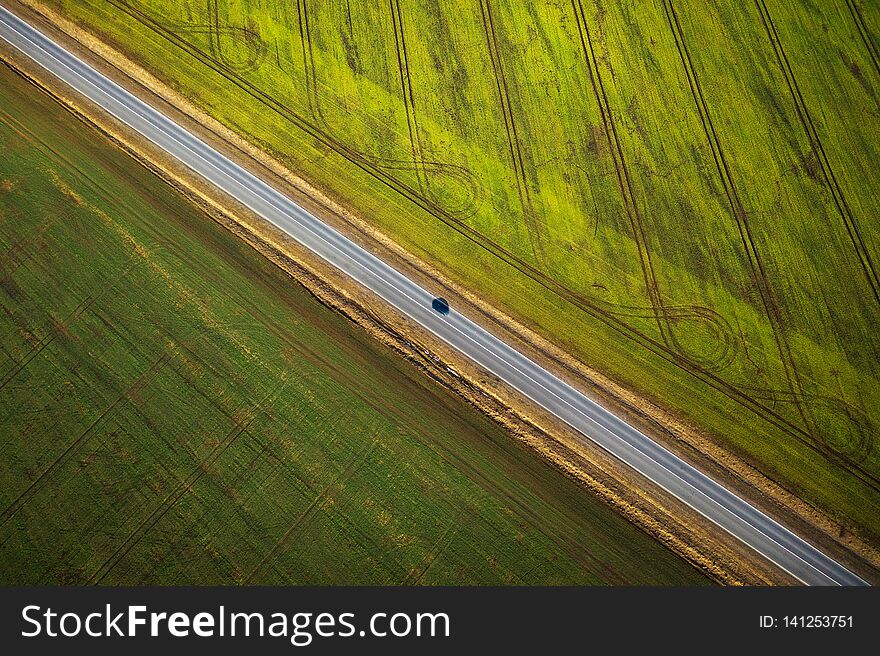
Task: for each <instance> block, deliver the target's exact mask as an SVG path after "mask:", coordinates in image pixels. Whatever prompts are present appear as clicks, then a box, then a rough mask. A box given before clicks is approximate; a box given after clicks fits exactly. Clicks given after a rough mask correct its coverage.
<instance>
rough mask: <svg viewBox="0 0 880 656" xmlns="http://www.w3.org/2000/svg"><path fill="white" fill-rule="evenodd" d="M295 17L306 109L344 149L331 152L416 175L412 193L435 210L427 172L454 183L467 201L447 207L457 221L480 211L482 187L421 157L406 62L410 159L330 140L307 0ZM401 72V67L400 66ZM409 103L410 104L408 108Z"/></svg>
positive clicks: (396, 18)
mask: <svg viewBox="0 0 880 656" xmlns="http://www.w3.org/2000/svg"><path fill="white" fill-rule="evenodd" d="M391 12H392V21H393V26H394V30H395V32H394V36H395V44H396V45H397V47H398V57H400V53H399V49H400V45H399V42H398V41H397V39H398V27H399V29H400V35H401V36H400V38H402V34H403V23H402V20H401V18H400V12H399V7H398V12H397V13H396V14H395V12H394V6H392V7H391ZM297 15H298V21H299V33H300V41H301V43H302V57H303V70H304V72H305V78H306V79H305V85H306V98H307V102H308V106H309V113H310V114H311V116H312V118H313V119H314V120H315V121H316V123H317V124H318V125H319V126H320V129H321V130H322V131H323V133H324V134H325V135H327V136H328V137H329V138H330V139H332V140H333V141H335V142H336V143H337V144H338V145H339V146H343V148H344V149H345V153H344V154H343V151H342V150H339V149H336V148H334V149H333V150H334V151H335V152H337V154H343V156H344V157H345V158H346V159H348V160H349V161H351V162H353V163H357V161H356V160H358V159H359V160H361V161H363V162H364V163H366V164H368V165H369V166H371V167H375V168H376V169H379V170H383V169H384V170H388V171H413V172H415V174H416V181H417V184H418V187H419V188H418V189H417V190H413V193H415V194H417V195H418V196H419V197H421V198H422V199H425V200H430V202H431V203H433V204H435V205H436V206H437V207H438V208H439V207H443V206H444V202H443V201H442V200H441V199H439V198H438V197H437V196H436V195H435V194H433V193H432V190H431V188H430V187H428V186H427V184H426V182H427V178H428V172H429V171H433V172H435V173H437V174H439V175H442V176H444V177H446V178H448V179H449V180H451V181H453V182H455V183H456V184H457V185H459V186H460V187H461V188H462V189H464V190H465V192H466V200H465V202H464V203H463V204H462V205H461V206H460V207H446V208H445V209H446V211H447V212H449V213H450V214H451V215H454V216H456V217H459V218H460V219H467V218H469V217H471V216H473V215H474V214H475V213H476V211H477V209H478V208H479V205H480V203H481V202H482V197H483V190H482V186H481V185H480V183H479V181H478V180H477V178H476V176H475V175H474V174H473V173H472V172H471V171H470V170H468V169H467V168H465V167H464V166H459V165H456V164H448V163H445V162H440V161H436V160H428V159H425V158H424V157H423V153H424V148H423V147H422V144H421V141H420V133H419V132H418V130H417V128H416V129H413V127H412V123H411V120H412V119H411V117H410V114H411V113H412V115H413V116H415V101H414V99H413V96H412V84H411V82H410V79H411V78H410V77H409V65H408V62H407V61H406V60H405V61H404V63H405V64H406V79H407V86H408V87H409V88H408V89H407V88H406V87H404V98H403V102H404V109H405V110H406V112H407V126H408V127H409V129H410V131H411V133H410V146H411V152H412V158H411V159H410V160H396V159H392V158H389V157H383V156H380V155H374V154H367V153H364V152H362V151H360V150H358V149H356V148H352V147H350V146H347V145H343V144H342V142H341V141H339V140H337V139H335V137H332V134H333V128H332V127H331V126H330V123H329V121H328V120H327V119H326V118H325V116H324V111H323V108H322V102H321V97H320V94H319V91H318V73H317V69H316V67H315V56H314V50H313V46H312V36H311V22H310V20H309V12H308V0H297ZM349 18H350V16H349ZM401 68H403V67H402V66H401ZM403 76H404V73H403V72H401V77H403ZM407 94H409V98H408V97H407ZM408 100H409V104H407V102H408ZM345 111H346V112H347V111H348V110H347V109H346V110H345ZM412 133H415V135H416V138H417V139H419V141H418V142H417V145H418V146H419V147H418V149H417V148H416V143H415V140H414V139H413V134H412ZM398 182H400V181H399V180H398Z"/></svg>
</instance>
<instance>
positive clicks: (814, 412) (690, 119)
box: [46, 0, 880, 543]
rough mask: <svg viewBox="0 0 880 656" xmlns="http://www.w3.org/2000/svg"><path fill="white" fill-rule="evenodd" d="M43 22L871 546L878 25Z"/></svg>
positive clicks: (90, 0)
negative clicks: (117, 63) (137, 76)
mask: <svg viewBox="0 0 880 656" xmlns="http://www.w3.org/2000/svg"><path fill="white" fill-rule="evenodd" d="M46 4H48V5H50V6H52V7H53V8H55V9H59V10H61V11H62V12H63V13H64V14H65V15H67V16H69V17H71V18H73V19H74V20H76V21H78V22H80V23H81V24H84V25H86V26H87V27H89V28H90V29H93V30H95V31H96V32H97V33H99V34H100V35H102V36H103V37H104V38H106V39H108V40H109V41H111V42H112V43H114V44H115V45H116V46H117V47H120V48H121V49H123V50H124V51H125V52H127V53H129V54H130V55H131V56H132V57H133V58H135V59H136V60H138V61H139V62H141V63H142V64H144V65H145V66H147V67H148V68H149V69H150V70H152V71H153V72H154V73H156V74H157V75H158V76H159V77H161V78H163V79H164V80H166V81H167V82H169V83H171V84H172V85H173V86H174V87H175V88H177V89H179V90H180V91H181V92H182V93H184V94H185V95H187V96H188V97H190V98H191V99H192V100H193V101H195V102H196V103H198V104H199V105H201V106H203V107H204V108H206V109H207V110H208V111H210V112H211V113H212V114H214V115H215V116H216V117H217V118H219V119H220V120H222V121H224V122H225V123H226V124H228V125H229V126H231V127H232V128H234V129H236V130H238V131H239V132H240V133H242V134H244V135H245V136H246V137H248V138H249V139H251V140H252V141H253V142H254V143H256V144H259V145H260V146H261V147H264V148H266V149H267V150H269V151H270V152H272V153H273V154H275V155H276V156H277V157H278V158H279V159H281V160H282V161H283V162H285V163H286V164H287V165H288V166H289V167H290V168H291V169H292V170H294V171H296V172H297V173H299V174H301V175H303V176H305V177H306V178H308V179H309V180H311V181H312V182H314V183H315V184H317V185H319V186H321V187H323V188H324V189H325V190H326V191H328V193H330V194H331V195H333V196H335V197H336V198H337V199H338V200H339V201H341V202H342V203H343V204H345V205H347V206H349V207H351V208H352V209H354V210H355V211H357V212H358V213H359V214H361V215H362V216H363V217H365V218H366V219H368V220H370V221H372V222H373V223H374V224H375V225H376V226H377V227H378V228H380V229H381V230H383V231H384V232H386V233H387V234H389V235H391V236H392V237H394V238H395V239H396V240H398V241H399V242H400V243H402V244H403V245H404V246H406V247H407V248H408V249H410V250H411V251H412V252H413V253H415V254H416V255H417V256H419V257H422V258H424V259H425V260H427V261H429V262H430V263H432V264H434V265H436V266H438V267H440V268H441V269H442V270H443V271H445V272H446V273H447V274H448V275H449V276H450V277H451V278H453V279H454V280H457V281H459V282H460V283H462V284H464V285H465V286H467V287H468V288H470V289H473V290H475V291H477V292H479V293H481V294H482V295H483V296H484V297H485V298H486V299H488V300H489V301H491V302H492V303H494V304H496V305H498V306H499V307H501V308H503V309H505V310H506V311H508V312H510V313H511V314H513V315H514V316H516V317H518V318H519V319H521V320H523V321H524V322H525V323H527V324H528V325H530V326H532V327H534V328H535V329H537V330H538V331H539V332H541V333H543V334H545V335H547V336H549V337H551V338H552V339H554V340H555V341H556V342H557V343H559V344H560V345H561V346H563V347H565V348H566V349H568V350H569V351H570V352H571V353H573V354H574V355H575V356H577V357H578V358H580V359H581V360H582V361H583V362H585V363H587V364H589V365H590V366H593V367H597V368H599V369H601V370H602V371H604V372H605V373H607V374H609V375H610V376H612V377H614V378H615V379H617V380H618V381H620V382H622V383H624V384H626V385H628V386H630V387H631V388H632V389H635V390H637V391H639V392H641V393H642V394H644V395H645V396H646V397H648V398H650V399H653V400H654V401H655V402H658V403H660V404H662V405H664V406H666V407H668V408H670V409H673V410H675V411H677V412H679V413H680V414H681V415H682V417H683V418H686V419H688V420H690V421H691V422H693V423H694V424H695V425H697V426H699V427H700V428H702V429H704V430H706V431H707V432H709V433H710V434H711V435H713V436H714V437H715V439H717V440H718V442H719V443H721V444H723V445H725V446H726V447H728V448H730V449H732V450H733V451H735V452H736V453H738V454H740V455H741V456H743V457H745V458H746V459H748V460H749V461H751V462H753V463H755V464H756V465H757V466H758V467H759V468H760V469H761V470H762V471H764V472H765V473H766V474H768V475H769V476H771V477H772V478H774V479H776V480H778V481H780V482H781V483H782V484H784V485H785V486H786V487H788V488H789V489H790V490H792V491H794V492H795V493H797V494H799V495H801V496H803V497H804V498H805V499H807V500H808V501H810V502H812V503H814V504H816V505H818V506H820V507H822V508H824V509H825V510H827V511H830V512H832V513H833V514H835V515H836V516H837V517H839V518H841V519H842V520H844V521H845V522H846V523H847V524H849V525H850V526H851V527H854V528H856V529H857V530H859V531H860V532H862V533H863V534H864V535H865V536H867V537H868V539H869V540H872V541H874V542H875V543H877V542H878V539H880V512H878V508H880V492H878V489H880V488H878V475H880V450H878V448H877V445H876V444H875V437H876V435H877V427H878V426H880V357H878V356H880V331H878V330H877V326H878V320H880V279H878V268H877V267H880V261H878V258H880V253H878V247H880V229H878V224H880V222H878V218H877V217H878V211H880V173H878V171H880V167H878V166H877V162H878V161H880V59H878V50H880V44H878V40H877V39H878V34H880V3H875V2H867V1H866V0H821V1H820V0H812V1H807V0H804V1H799V2H784V1H783V0H758V1H757V2H754V1H751V0H750V1H748V2H733V1H727V0H725V1H720V0H719V1H716V2H704V1H703V0H699V1H698V0H688V1H682V0H677V1H671V0H638V1H616V2H609V1H602V2H599V1H594V0H574V1H573V2H572V1H571V0H562V1H557V2H548V1H539V2H525V1H523V0H467V1H462V0H440V1H439V2H435V1H434V0H407V1H405V2H403V1H399V0H392V1H391V2H350V1H345V0H335V1H326V2H310V1H308V0H298V1H297V2H292V1H291V2H280V1H279V0H226V1H221V0H183V1H181V0H174V1H173V2H172V1H170V0H141V1H139V2H133V1H128V0H49V1H47V2H46Z"/></svg>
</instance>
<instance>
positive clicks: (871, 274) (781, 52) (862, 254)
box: [755, 0, 880, 304]
mask: <svg viewBox="0 0 880 656" xmlns="http://www.w3.org/2000/svg"><path fill="white" fill-rule="evenodd" d="M755 4H756V6H757V7H758V13H760V15H761V22H762V23H763V24H764V29H765V30H766V32H767V38H768V39H769V40H770V43H771V44H772V45H773V52H774V53H775V54H776V60H777V62H778V63H779V68H780V69H781V71H782V74H783V76H784V77H785V82H786V85H787V86H788V90H789V92H790V93H791V97H792V100H793V101H794V105H795V109H796V110H797V116H798V120H799V121H800V123H801V126H802V127H803V128H804V132H806V134H807V139H808V140H809V142H810V149H811V150H812V151H813V155H815V157H816V161H818V162H819V170H820V172H821V173H822V178H823V180H824V181H825V187H826V188H827V189H828V190H829V191H830V192H831V197H832V198H833V199H834V205H835V207H836V208H837V211H838V213H839V214H840V218H841V219H843V223H844V225H845V226H846V231H847V234H848V235H849V238H850V241H851V242H852V245H853V248H854V249H855V252H856V255H857V256H858V258H859V263H860V264H861V266H862V270H863V271H864V273H865V277H866V278H867V280H868V285H869V286H870V287H871V292H872V293H873V294H874V299H875V300H876V301H877V303H878V304H880V277H878V275H877V269H876V268H875V266H874V262H873V260H872V258H871V253H870V251H869V250H868V247H867V246H866V245H865V241H864V239H863V238H862V234H861V232H860V230H859V224H858V222H857V221H856V219H855V217H854V216H853V213H852V211H851V210H850V207H849V204H848V203H847V201H846V197H845V196H844V194H843V190H842V189H841V188H840V185H839V184H838V182H837V176H836V175H835V173H834V169H833V168H832V166H831V162H830V161H829V159H828V155H827V154H826V153H825V147H824V146H823V145H822V141H821V139H820V138H819V132H818V131H817V130H816V125H815V123H814V122H813V118H812V116H811V115H810V110H809V108H808V107H807V103H806V101H805V100H804V97H803V96H802V95H801V90H800V86H799V85H798V81H797V78H796V77H795V74H794V70H793V69H792V68H791V64H790V63H789V61H788V55H786V53H785V48H783V46H782V41H781V40H780V38H779V33H778V32H777V31H776V26H775V25H774V24H773V19H772V17H771V16H770V11H769V10H768V9H767V5H766V4H765V2H764V0H755ZM875 63H876V62H875Z"/></svg>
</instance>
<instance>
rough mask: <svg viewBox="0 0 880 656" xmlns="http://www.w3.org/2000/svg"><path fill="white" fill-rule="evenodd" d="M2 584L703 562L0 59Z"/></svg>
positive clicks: (310, 577)
mask: <svg viewBox="0 0 880 656" xmlns="http://www.w3.org/2000/svg"><path fill="white" fill-rule="evenodd" d="M0 153H2V157H0V275H2V278H0V308H2V313H0V346H2V351H0V509H2V515H0V583H2V584H4V585H7V584H23V583H27V584H48V583H60V582H64V583H86V582H101V583H105V584H137V583H200V584H201V583H222V584H226V583H242V582H253V583H278V584H284V583H347V584H360V583H422V584H440V583H445V584H456V583H457V584H477V583H487V584H492V583H498V584H501V583H525V584H549V583H572V584H579V583H639V584H650V583H665V584H699V583H705V582H706V579H704V578H703V577H702V575H700V574H699V573H698V572H697V571H696V570H694V569H692V568H691V567H690V566H689V565H688V564H687V563H685V562H684V561H683V560H681V559H680V558H678V557H677V556H675V555H674V554H672V553H671V552H670V551H668V550H667V549H665V548H664V547H662V546H661V545H660V544H658V543H656V542H654V541H653V540H652V539H651V538H649V537H648V536H647V535H645V534H643V533H641V532H640V531H639V530H637V529H636V528H635V527H633V526H632V525H631V524H629V523H628V522H626V521H625V520H623V519H622V518H620V517H619V516H618V515H616V514H615V513H614V512H613V511H612V510H611V509H610V508H609V507H607V506H606V505H605V504H604V503H602V502H600V501H599V500H598V499H596V498H595V497H593V496H592V495H591V494H589V493H587V492H586V491H584V490H583V489H581V488H580V487H578V486H577V485H576V484H574V483H573V482H571V481H570V480H568V479H567V478H565V477H563V476H561V475H560V474H559V473H558V472H557V471H556V470H554V469H552V468H550V467H549V466H548V465H546V464H544V462H543V461H542V460H540V459H539V458H538V457H537V456H535V455H533V454H532V453H531V452H529V451H526V450H525V449H523V448H520V447H519V446H518V445H517V443H516V442H515V440H513V439H512V438H511V437H510V436H509V435H508V434H506V433H505V432H504V431H503V430H501V429H500V428H499V427H498V426H496V425H494V424H492V423H491V422H489V421H488V420H486V419H485V418H483V416H482V415H481V414H479V413H478V412H476V411H475V410H473V409H472V408H470V406H468V405H466V404H465V403H464V402H462V401H461V400H460V399H458V398H457V397H454V396H452V395H451V394H449V393H447V392H445V391H443V390H442V389H440V388H439V387H437V386H435V385H434V384H432V383H431V382H430V381H429V380H428V379H427V377H425V376H424V375H423V374H421V373H420V372H419V371H417V370H415V369H414V368H411V367H410V366H409V365H407V364H405V363H404V362H403V361H401V359H400V358H398V357H396V356H394V355H393V354H392V353H390V352H389V351H388V350H387V349H386V348H385V347H383V346H381V345H380V344H378V343H375V342H374V341H373V340H372V339H371V338H369V337H368V336H367V335H366V334H363V333H361V332H360V331H359V330H354V331H353V330H352V328H351V327H350V325H349V324H348V323H347V322H346V321H345V320H344V319H343V318H342V317H341V316H339V315H337V314H335V313H334V312H331V311H330V310H328V309H327V308H325V307H324V306H322V305H320V304H319V303H317V302H316V301H315V300H314V299H313V298H312V297H311V296H309V295H308V294H306V293H305V292H304V291H303V290H302V289H301V288H300V287H299V286H298V285H297V284H296V283H294V282H293V281H292V280H291V279H289V278H288V277H287V276H286V275H285V274H283V273H282V272H281V271H279V270H278V269H276V268H275V267H273V266H272V265H271V264H270V263H269V262H268V261H267V260H266V259H264V258H263V257H262V256H260V255H259V254H258V253H256V252H255V251H252V250H251V249H250V248H248V247H247V246H245V245H244V244H243V243H242V242H240V241H239V240H238V239H236V238H235V237H233V236H232V235H231V234H230V233H228V232H227V231H226V230H225V229H223V228H222V227H220V226H219V225H217V224H215V223H214V222H213V221H211V220H210V219H209V218H208V217H206V216H204V215H202V214H201V213H199V212H198V211H197V210H195V209H194V208H193V207H191V206H190V205H188V204H187V203H186V202H185V201H184V200H183V199H181V198H180V197H179V196H177V195H175V193H174V192H173V191H172V190H171V189H170V188H168V187H166V186H165V185H164V184H163V183H162V182H161V181H159V180H158V179H157V178H155V177H154V176H152V175H151V174H149V173H148V172H146V171H145V170H144V169H142V168H141V167H140V166H138V165H137V164H136V163H135V162H134V161H132V160H130V159H128V158H127V157H126V156H125V155H123V154H122V153H121V152H119V151H117V150H116V149H115V148H113V147H112V146H111V145H110V144H109V143H106V142H104V141H103V140H102V139H101V138H100V137H99V136H98V135H97V133H95V132H93V131H92V130H90V129H89V128H87V127H85V126H84V125H82V124H81V123H79V122H78V121H77V120H76V119H74V118H73V117H72V116H70V115H69V114H67V113H66V112H64V111H63V110H61V109H60V106H58V105H56V104H55V103H53V101H51V100H50V99H49V98H47V97H44V96H42V95H41V94H40V93H39V92H37V91H36V89H35V88H34V87H32V86H30V85H29V84H27V83H26V82H24V81H23V80H21V79H20V78H18V77H17V76H16V75H14V74H13V73H11V72H10V71H9V70H8V69H7V68H6V67H5V66H0Z"/></svg>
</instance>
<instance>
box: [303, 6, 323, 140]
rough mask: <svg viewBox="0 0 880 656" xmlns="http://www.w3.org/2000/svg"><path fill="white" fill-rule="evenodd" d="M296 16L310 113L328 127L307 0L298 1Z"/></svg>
mask: <svg viewBox="0 0 880 656" xmlns="http://www.w3.org/2000/svg"><path fill="white" fill-rule="evenodd" d="M296 14H297V21H298V23H299V40H300V44H301V47H302V58H303V71H304V72H305V78H306V80H305V84H306V101H307V102H308V104H309V112H310V113H311V115H312V116H313V117H314V118H315V119H318V120H320V122H321V123H323V124H324V125H327V119H326V118H324V112H323V111H322V109H321V102H320V100H319V96H318V76H317V73H316V68H315V53H314V50H313V48H312V30H311V27H310V25H309V10H308V6H307V4H306V0H296Z"/></svg>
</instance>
